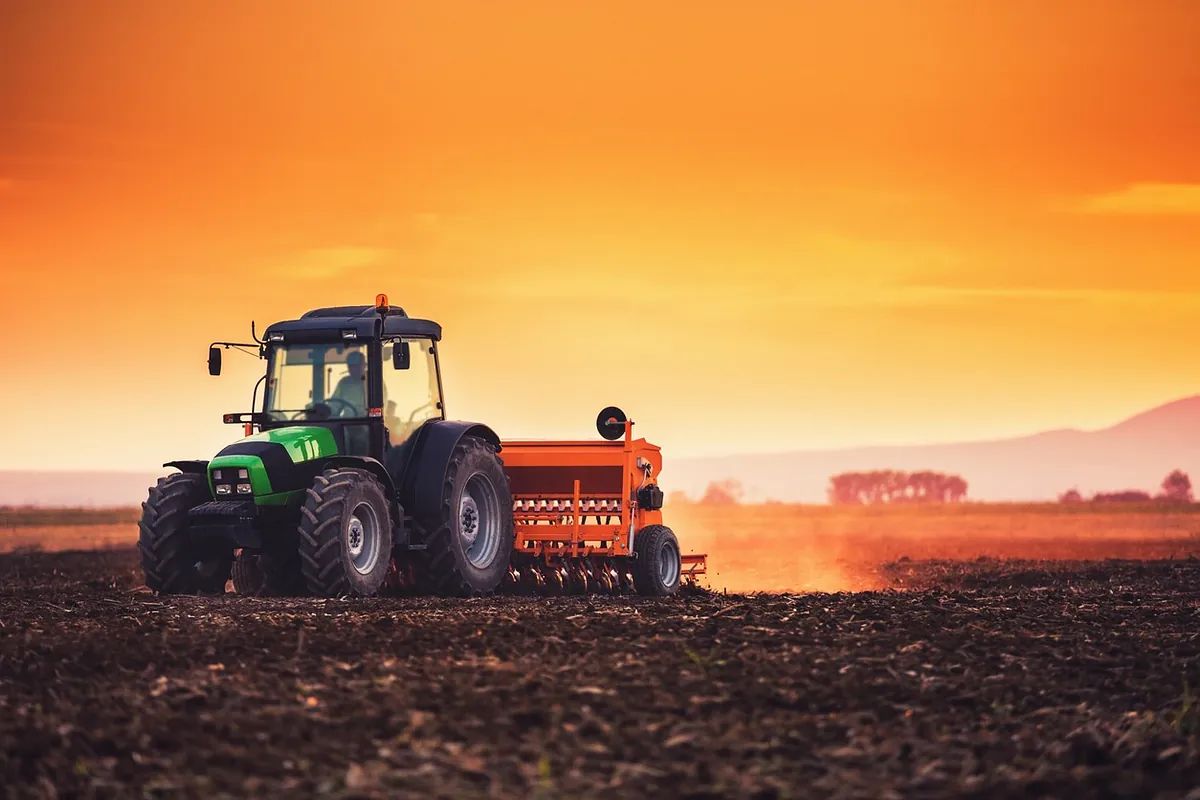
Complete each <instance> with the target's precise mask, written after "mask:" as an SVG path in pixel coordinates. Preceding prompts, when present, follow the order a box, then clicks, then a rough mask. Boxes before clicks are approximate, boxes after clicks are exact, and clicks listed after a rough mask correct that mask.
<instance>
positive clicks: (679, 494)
mask: <svg viewBox="0 0 1200 800" xmlns="http://www.w3.org/2000/svg"><path fill="white" fill-rule="evenodd" d="M691 502H692V498H690V497H688V493H687V492H684V491H680V490H678V489H677V490H675V491H673V492H668V493H667V505H672V506H686V505H689V504H690V503H691Z"/></svg>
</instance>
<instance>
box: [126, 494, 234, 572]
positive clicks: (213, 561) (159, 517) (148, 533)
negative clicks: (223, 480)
mask: <svg viewBox="0 0 1200 800" xmlns="http://www.w3.org/2000/svg"><path fill="white" fill-rule="evenodd" d="M209 499H210V496H209V492H208V481H207V480H206V478H205V476H204V475H196V474H189V473H177V474H175V475H169V476H167V477H165V478H159V479H158V483H157V485H155V486H153V487H151V489H150V493H149V497H148V498H147V499H146V502H144V503H142V518H141V520H140V521H139V522H138V552H139V553H140V556H141V563H142V572H143V573H144V574H145V576H146V586H148V587H149V588H150V589H152V590H153V591H155V592H158V593H159V594H197V593H202V594H224V592H225V584H226V582H227V581H228V580H229V574H230V570H231V569H232V566H233V547H232V546H230V545H225V544H221V543H213V544H212V545H210V546H209V547H207V548H204V549H203V550H202V549H201V548H199V547H198V546H197V545H195V544H194V543H193V542H192V539H191V535H190V534H189V532H188V525H187V514H188V511H189V510H190V509H192V508H193V507H195V506H197V505H199V504H200V503H203V502H206V501H207V500H209Z"/></svg>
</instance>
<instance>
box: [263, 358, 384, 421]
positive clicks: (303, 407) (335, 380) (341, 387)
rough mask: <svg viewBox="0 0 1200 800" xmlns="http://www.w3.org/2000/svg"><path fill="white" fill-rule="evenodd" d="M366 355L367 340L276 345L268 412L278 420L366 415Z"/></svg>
mask: <svg viewBox="0 0 1200 800" xmlns="http://www.w3.org/2000/svg"><path fill="white" fill-rule="evenodd" d="M367 357H368V356H367V346H366V345H365V344H346V343H341V342H339V343H337V344H306V345H298V344H297V345H281V346H279V347H277V348H275V349H274V352H273V354H272V358H271V369H270V373H269V374H268V375H267V396H266V411H267V413H268V414H270V415H271V416H272V417H273V418H275V419H278V420H293V419H364V418H366V417H367ZM308 412H311V413H308Z"/></svg>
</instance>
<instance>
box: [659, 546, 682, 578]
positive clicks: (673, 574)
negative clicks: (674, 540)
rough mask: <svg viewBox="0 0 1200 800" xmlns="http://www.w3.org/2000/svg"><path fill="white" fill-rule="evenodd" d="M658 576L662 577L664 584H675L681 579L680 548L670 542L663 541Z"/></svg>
mask: <svg viewBox="0 0 1200 800" xmlns="http://www.w3.org/2000/svg"><path fill="white" fill-rule="evenodd" d="M658 577H659V578H661V579H662V582H663V586H674V585H675V582H676V581H678V580H679V550H678V549H677V548H676V547H675V545H673V544H671V543H670V542H663V546H662V559H661V560H660V562H659V565H658Z"/></svg>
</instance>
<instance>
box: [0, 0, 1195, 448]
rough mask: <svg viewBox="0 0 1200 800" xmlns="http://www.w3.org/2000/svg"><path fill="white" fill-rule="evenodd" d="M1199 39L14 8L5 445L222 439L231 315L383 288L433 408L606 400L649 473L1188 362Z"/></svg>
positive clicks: (925, 16) (6, 100) (249, 381)
mask: <svg viewBox="0 0 1200 800" xmlns="http://www.w3.org/2000/svg"><path fill="white" fill-rule="evenodd" d="M1197 43H1200V4H1197V3H1192V2H1185V1H1184V0H1178V1H1177V2H1173V1H1172V0H1163V2H1154V3H1145V2H1134V1H1133V0H1129V1H1128V2H1124V1H1122V2H1117V1H1116V0H1114V1H1113V2H1107V1H1105V2H1095V0H1092V2H1083V0H1070V1H1067V0H1054V2H1032V1H1025V0H1016V1H1014V2H1006V3H982V2H950V0H921V2H914V3H894V4H893V3H868V2H838V3H827V2H777V3H776V2H762V3H743V4H734V3H722V4H718V3H708V2H705V3H693V4H677V3H645V2H637V3H635V2H623V1H622V2H612V3H605V4H597V5H585V4H570V3H560V2H559V3H556V2H549V1H548V0H547V1H545V2H541V1H538V0H511V2H507V3H502V4H496V3H483V2H447V3H387V2H353V3H338V4H327V3H316V2H274V1H272V2H266V1H265V0H264V2H256V3H252V4H245V3H233V2H203V3H201V2H192V1H191V0H188V1H187V2H183V1H181V2H171V3H150V2H109V3H90V2H83V0H78V1H77V2H59V3H44V2H25V1H24V0H18V1H17V2H12V3H6V4H4V6H3V8H2V9H0V106H2V107H3V109H4V113H3V114H2V115H0V310H2V312H3V313H0V336H2V337H3V339H4V341H5V342H7V343H8V348H7V353H8V355H7V356H6V358H5V361H4V366H5V369H4V373H5V377H4V394H5V397H6V405H7V407H8V409H9V414H10V416H16V417H17V418H29V423H28V424H24V425H19V426H15V427H14V429H13V431H12V432H11V433H10V438H9V439H8V440H7V441H6V443H5V446H4V447H3V449H0V468H6V469H14V468H50V467H55V466H61V465H62V453H64V452H69V453H70V454H71V456H70V462H71V465H72V466H73V467H77V468H104V469H151V470H153V469H157V468H158V466H159V465H160V464H161V463H162V462H163V461H166V460H170V459H173V458H207V457H209V456H211V455H212V453H213V452H215V451H216V449H218V448H219V447H220V446H221V444H223V443H224V442H227V441H229V440H230V439H233V438H236V437H237V436H239V435H240V434H241V429H240V427H237V426H224V425H222V424H221V414H222V412H226V411H244V410H249V404H250V396H251V390H252V387H253V384H254V381H255V380H256V379H257V377H258V376H259V375H261V372H262V365H261V364H260V363H259V362H257V361H256V360H254V359H253V358H250V357H246V356H242V355H238V354H236V353H229V354H227V356H226V360H225V363H226V371H225V374H224V375H222V376H221V377H220V378H212V377H210V376H209V375H208V374H207V372H206V369H205V356H206V352H205V351H206V348H207V346H208V344H209V342H211V341H213V340H218V339H231V340H241V341H249V336H250V322H251V320H255V321H256V322H257V325H258V330H259V331H260V332H261V330H262V329H263V328H264V327H265V326H266V325H267V324H268V323H269V322H271V321H274V320H276V319H282V318H288V317H295V316H298V315H299V314H301V313H303V312H304V311H306V310H308V309H310V308H313V307H316V306H322V305H342V304H370V303H373V302H374V298H375V295H376V294H377V293H380V292H383V293H387V294H388V296H389V297H390V298H391V301H392V302H393V303H395V304H398V305H401V306H403V307H404V308H405V309H406V310H407V311H408V313H409V314H410V315H412V316H417V317H427V318H431V319H434V320H437V321H438V322H440V323H441V324H442V325H443V326H444V330H445V334H444V341H443V344H442V363H443V368H444V371H445V390H446V395H447V399H448V413H449V415H450V416H451V417H455V418H460V419H478V420H481V421H485V422H488V423H490V424H492V425H493V426H494V427H495V428H496V429H497V430H498V432H499V433H500V435H501V436H507V437H518V438H524V437H571V438H578V437H587V436H591V435H593V434H594V429H593V420H594V418H595V415H596V413H597V411H599V410H600V409H601V408H602V407H604V406H606V405H610V404H615V405H619V406H621V407H622V408H624V409H625V410H626V411H628V412H629V414H630V416H631V417H632V418H633V419H634V420H635V422H636V423H637V424H638V427H637V428H636V429H635V430H636V432H637V433H638V435H644V436H646V437H648V438H649V439H651V440H652V441H654V442H655V443H657V444H660V445H662V446H663V448H664V453H665V457H666V458H665V460H666V469H667V470H669V469H670V460H671V458H673V457H680V456H691V455H709V454H721V453H732V452H766V451H783V450H789V449H809V448H824V447H836V446H843V445H856V444H867V443H890V442H928V441H945V440H959V439H968V438H970V439H974V438H991V437H995V436H1000V435H1006V434H1017V433H1025V432H1029V431H1034V430H1039V429H1043V428H1056V427H1062V426H1078V427H1084V428H1087V427H1095V426H1100V425H1105V424H1109V423H1111V422H1115V421H1117V420H1119V419H1121V418H1122V417H1124V416H1126V415H1128V414H1131V413H1134V412H1137V411H1140V410H1143V409H1145V408H1148V407H1150V406H1153V405H1156V404H1158V403H1161V402H1165V401H1167V400H1171V399H1174V398H1176V397H1180V396H1184V395H1189V394H1194V393H1196V392H1197V391H1200V365H1197V364H1196V363H1195V361H1196V358H1195V353H1196V351H1197V349H1198V348H1200V324H1197V322H1196V320H1197V312H1200V269H1198V266H1200V148H1198V147H1197V143H1198V142H1200V103H1198V102H1197V98H1200V57H1198V56H1197V52H1198V51H1197ZM259 396H260V398H261V394H260V395H259ZM47 412H49V414H48V413H47ZM59 416H61V419H62V422H61V423H60V422H59V421H58V418H59Z"/></svg>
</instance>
